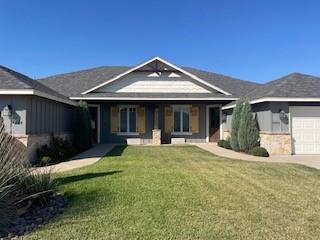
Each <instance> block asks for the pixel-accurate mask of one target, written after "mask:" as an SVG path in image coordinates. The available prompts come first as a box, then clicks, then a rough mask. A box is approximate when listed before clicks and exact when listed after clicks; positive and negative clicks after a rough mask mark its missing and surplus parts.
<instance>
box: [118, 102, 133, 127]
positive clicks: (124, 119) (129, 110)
mask: <svg viewBox="0 0 320 240" xmlns="http://www.w3.org/2000/svg"><path fill="white" fill-rule="evenodd" d="M119 126H120V127H119V132H123V133H136V132H137V108H136V107H132V106H126V107H120V108H119Z"/></svg>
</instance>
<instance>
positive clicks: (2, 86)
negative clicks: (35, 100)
mask: <svg viewBox="0 0 320 240" xmlns="http://www.w3.org/2000/svg"><path fill="white" fill-rule="evenodd" d="M0 94H1V95H8V94H10V95H37V96H40V97H44V98H48V99H51V100H55V101H59V102H63V103H67V104H71V105H76V103H75V102H73V101H71V100H70V99H69V98H67V97H66V96H64V95H62V94H61V93H58V92H56V91H55V90H53V89H51V88H49V87H47V86H46V85H44V84H42V83H41V82H39V81H35V80H33V79H31V78H29V77H28V76H26V75H23V74H21V73H18V72H16V71H14V70H12V69H9V68H7V67H4V66H1V65H0Z"/></svg>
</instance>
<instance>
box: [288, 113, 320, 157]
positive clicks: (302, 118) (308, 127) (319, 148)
mask: <svg viewBox="0 0 320 240" xmlns="http://www.w3.org/2000/svg"><path fill="white" fill-rule="evenodd" d="M290 113H291V116H292V143H293V153H295V154H320V107H290Z"/></svg>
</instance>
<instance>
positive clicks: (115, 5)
mask: <svg viewBox="0 0 320 240" xmlns="http://www.w3.org/2000/svg"><path fill="white" fill-rule="evenodd" d="M319 12H320V2H319V1H308V0H305V1H299V0H297V1H287V0H281V1H279V0H278V1H274V0H268V1H260V0H247V1H246V0H219V1H218V0H211V1H201V0H199V1H196V0H194V1H188V0H184V1H169V0H168V1H167V0H163V1H160V0H158V1H153V0H148V1H124V0H117V1H102V0H101V1H94V0H90V1H89V0H88V1H86V0H81V1H80V0H78V1H74V0H64V1H61V0H54V1H53V0H52V1H43V0H36V1H35V0H0V29H1V31H0V64H2V65H5V66H8V67H11V68H13V69H15V70H17V71H21V72H22V73H25V74H27V75H29V76H31V77H35V78H40V77H44V76H48V75H53V74H58V73H63V72H70V71H75V70H80V69H85V68H90V67H96V66H104V65H128V66H131V65H136V64H139V63H141V62H143V61H144V60H147V59H149V58H151V57H153V56H156V55H158V56H160V57H163V58H164V59H166V60H169V61H171V62H172V63H175V64H177V65H179V66H192V67H196V68H200V69H205V70H209V71H213V72H217V73H223V74H226V75H230V76H234V77H238V78H241V79H246V80H251V81H257V82H266V81H268V80H272V79H275V78H278V77H280V76H283V75H285V74H288V73H290V72H303V73H308V74H313V75H320V14H319Z"/></svg>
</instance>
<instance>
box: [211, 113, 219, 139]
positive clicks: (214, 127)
mask: <svg viewBox="0 0 320 240" xmlns="http://www.w3.org/2000/svg"><path fill="white" fill-rule="evenodd" d="M209 111H210V112H209V142H218V141H219V139H220V108H210V109H209Z"/></svg>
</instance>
